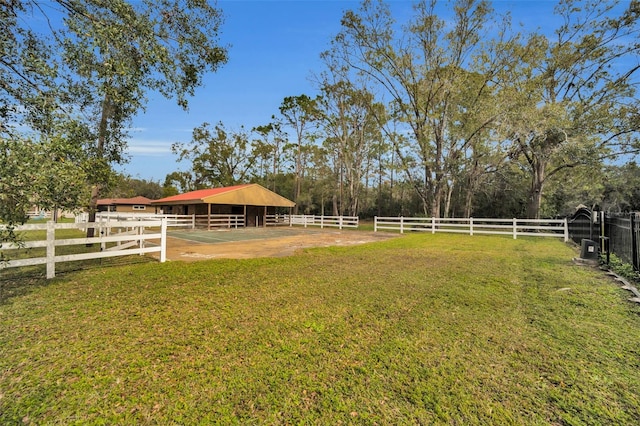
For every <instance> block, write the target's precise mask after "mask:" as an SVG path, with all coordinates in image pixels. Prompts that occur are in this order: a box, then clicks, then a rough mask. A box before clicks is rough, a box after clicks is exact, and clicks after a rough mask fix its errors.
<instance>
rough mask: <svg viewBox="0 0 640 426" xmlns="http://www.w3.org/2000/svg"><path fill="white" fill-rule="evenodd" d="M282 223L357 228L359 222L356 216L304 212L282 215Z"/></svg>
mask: <svg viewBox="0 0 640 426" xmlns="http://www.w3.org/2000/svg"><path fill="white" fill-rule="evenodd" d="M282 218H283V221H284V223H287V224H288V225H289V226H292V225H301V226H304V227H305V228H306V227H308V226H319V227H320V228H324V227H334V228H340V229H342V228H357V227H358V224H359V219H358V216H315V215H305V214H294V215H282Z"/></svg>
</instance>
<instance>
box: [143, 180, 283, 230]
mask: <svg viewBox="0 0 640 426" xmlns="http://www.w3.org/2000/svg"><path fill="white" fill-rule="evenodd" d="M151 204H152V205H154V206H156V208H157V209H160V210H161V211H162V213H164V214H183V215H184V214H188V215H208V216H211V215H221V214H225V215H243V216H244V225H245V226H264V225H265V224H266V217H267V215H269V214H274V213H275V212H276V209H277V208H289V209H291V208H292V207H294V206H295V203H294V202H293V201H291V200H288V199H287V198H285V197H283V196H281V195H279V194H276V193H275V192H273V191H270V190H268V189H267V188H265V187H263V186H261V185H258V184H257V183H253V184H245V185H236V186H227V187H223V188H210V189H199V190H196V191H191V192H186V193H184V194H178V195H173V196H171V197H166V198H161V199H159V200H155V201H152V202H151Z"/></svg>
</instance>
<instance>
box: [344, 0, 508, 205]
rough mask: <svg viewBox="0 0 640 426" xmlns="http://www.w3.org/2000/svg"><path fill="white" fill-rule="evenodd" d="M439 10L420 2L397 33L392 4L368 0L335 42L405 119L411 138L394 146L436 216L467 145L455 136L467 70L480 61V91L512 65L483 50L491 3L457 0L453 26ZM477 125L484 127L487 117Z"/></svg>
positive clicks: (351, 64)
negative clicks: (454, 164) (452, 168)
mask: <svg viewBox="0 0 640 426" xmlns="http://www.w3.org/2000/svg"><path fill="white" fill-rule="evenodd" d="M437 9H438V3H437V2H436V1H435V0H432V1H420V2H419V3H417V4H416V5H415V13H414V16H413V17H412V19H411V21H410V22H409V23H408V24H407V25H406V26H403V27H401V28H402V29H401V30H400V32H399V33H398V31H397V28H398V26H396V24H395V21H394V20H393V18H392V17H391V13H390V10H389V7H388V6H387V5H386V4H384V3H382V2H374V1H370V0H365V1H364V2H363V3H362V7H361V9H360V10H359V11H358V13H356V12H353V11H348V12H346V13H345V15H344V17H343V19H342V31H341V32H340V33H339V34H338V36H337V37H336V38H335V40H334V42H333V45H332V54H333V55H335V56H337V57H340V58H341V59H342V60H343V61H344V62H345V63H346V64H347V65H348V66H349V67H351V68H353V69H355V70H357V71H359V72H360V73H361V74H363V75H366V76H368V77H369V78H370V79H371V80H372V81H375V82H376V83H377V87H378V88H379V89H380V90H381V91H382V92H383V93H384V96H386V97H388V98H389V99H390V100H391V101H390V102H389V107H388V111H389V113H390V114H391V116H392V119H394V120H395V121H396V122H400V123H403V124H404V125H405V127H406V130H407V133H409V134H410V135H411V138H410V140H409V143H408V144H406V145H405V146H403V147H397V148H398V149H397V152H396V153H397V155H398V156H399V158H400V160H401V162H402V164H403V166H404V171H405V173H406V175H407V177H408V178H409V180H410V181H411V182H412V184H413V186H414V188H415V190H416V192H417V193H418V195H419V196H420V198H421V200H422V202H423V209H424V212H425V213H430V214H432V215H434V216H440V214H441V208H442V205H443V201H444V198H445V194H446V190H447V181H448V179H450V176H449V172H450V164H449V163H450V162H451V161H457V159H458V157H459V156H460V150H461V149H462V148H463V147H464V144H465V143H466V142H468V140H466V141H465V140H462V141H458V140H456V141H453V140H452V139H451V138H450V136H451V134H452V133H451V126H452V125H454V124H455V121H454V119H453V115H455V114H456V112H457V111H459V110H460V108H468V105H459V104H458V102H459V101H460V99H461V98H460V96H459V93H458V91H459V90H460V89H461V88H464V87H466V86H468V85H469V80H470V76H472V75H474V74H473V73H470V72H469V71H468V67H470V66H472V65H473V64H474V63H476V64H477V63H479V62H482V66H481V67H479V68H482V71H483V72H482V74H480V76H481V77H482V78H483V81H481V82H480V83H482V84H480V85H477V86H476V87H478V90H479V91H481V92H483V91H486V90H490V87H491V86H492V84H495V80H496V78H497V75H498V74H499V73H500V72H501V70H502V69H503V68H504V66H505V65H506V63H507V58H506V57H504V56H503V55H502V49H497V48H496V49H493V50H492V51H491V52H492V53H494V56H490V55H488V54H487V53H488V52H489V51H488V50H487V49H486V48H485V46H487V45H491V43H492V41H491V40H492V39H491V38H490V31H489V24H490V23H491V24H493V22H492V21H491V19H492V10H491V8H490V7H489V3H488V2H487V1H475V0H458V1H456V2H455V3H454V6H453V16H452V17H451V19H450V20H449V21H448V22H449V24H447V21H445V20H444V19H443V18H440V17H438V15H437ZM500 28H501V25H499V26H498V29H500ZM491 30H495V25H492V26H491ZM503 34H504V33H500V36H502V35H503ZM483 39H484V40H485V41H484V43H482V42H481V40H483ZM501 42H508V40H502V41H501ZM496 43H497V42H496ZM468 99H473V98H468ZM477 99H480V97H477ZM475 111H481V109H479V108H478V109H475ZM488 120H490V118H488ZM478 123H479V125H480V126H486V125H487V123H488V121H487V120H478ZM472 133H473V132H472ZM452 142H455V143H452Z"/></svg>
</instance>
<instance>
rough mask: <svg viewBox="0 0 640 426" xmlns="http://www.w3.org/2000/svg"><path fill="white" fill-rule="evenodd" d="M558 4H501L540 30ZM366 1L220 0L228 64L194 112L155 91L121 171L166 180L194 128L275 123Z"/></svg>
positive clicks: (401, 5)
mask: <svg viewBox="0 0 640 426" xmlns="http://www.w3.org/2000/svg"><path fill="white" fill-rule="evenodd" d="M390 4H391V5H392V10H393V11H394V17H396V19H397V20H398V21H404V20H405V18H406V16H407V15H408V14H410V13H411V5H412V2H411V1H408V0H394V1H391V2H390ZM555 4H556V2H554V1H522V0H509V1H507V0H503V1H497V2H494V7H495V8H496V9H497V10H498V11H500V12H504V11H506V10H511V11H512V14H513V17H514V24H515V23H518V22H522V23H523V24H525V26H526V27H527V29H529V30H533V29H535V27H538V26H545V24H548V20H549V19H550V18H551V13H552V11H553V7H554V5H555ZM359 5H360V2H359V1H355V0H287V1H285V0H261V1H260V0H252V1H249V0H227V1H219V2H218V6H219V8H221V9H222V10H223V13H224V15H225V22H224V24H223V26H222V32H221V43H222V44H224V45H229V62H228V63H227V64H226V65H224V66H223V67H222V68H221V69H220V70H218V72H216V73H213V74H210V75H207V76H206V77H205V84H204V86H203V87H200V88H199V89H198V90H197V92H196V95H195V97H194V98H192V99H191V100H190V109H189V111H188V112H184V111H182V110H181V109H180V108H179V107H178V106H176V104H175V102H174V101H171V100H166V99H164V98H163V97H162V96H160V95H155V94H150V95H149V104H148V107H147V109H146V111H145V112H144V113H141V114H139V115H138V116H137V117H136V118H135V120H134V122H133V131H132V132H131V139H130V141H129V154H130V162H129V163H128V164H125V165H124V166H122V167H118V168H117V169H118V170H119V171H122V172H124V173H126V174H129V175H130V176H132V177H134V178H143V179H150V180H155V181H159V182H160V183H162V182H163V181H164V178H165V176H166V175H167V174H168V173H171V172H173V171H176V170H188V169H189V166H190V165H189V164H187V163H185V162H182V163H177V162H176V160H177V158H176V157H175V156H174V155H173V154H172V153H171V151H170V147H171V144H172V143H174V142H189V141H190V140H191V131H192V130H193V128H194V127H197V126H199V125H201V124H202V123H204V122H209V123H211V124H215V123H217V122H219V121H222V122H223V123H224V124H225V126H226V127H227V128H228V129H232V130H237V129H239V127H240V126H241V125H244V126H245V127H246V128H247V129H251V128H252V127H254V126H257V125H262V124H267V123H269V122H270V121H271V116H272V115H274V114H277V113H278V107H279V106H280V104H281V103H282V100H283V99H284V98H285V97H286V96H297V95H301V94H307V95H310V96H314V95H315V94H316V89H315V87H314V85H313V84H312V82H311V79H310V77H311V75H312V72H313V71H319V70H321V68H322V65H321V61H320V57H319V56H320V53H321V52H322V51H324V50H326V49H327V48H328V47H329V43H330V40H331V39H332V37H333V36H335V35H336V34H337V33H338V32H339V30H340V19H341V17H342V15H343V13H344V11H346V10H348V9H357V8H358V7H359ZM403 16H404V17H403Z"/></svg>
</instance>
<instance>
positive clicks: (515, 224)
mask: <svg viewBox="0 0 640 426" xmlns="http://www.w3.org/2000/svg"><path fill="white" fill-rule="evenodd" d="M513 239H514V240H516V239H518V219H516V218H515V217H514V218H513Z"/></svg>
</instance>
